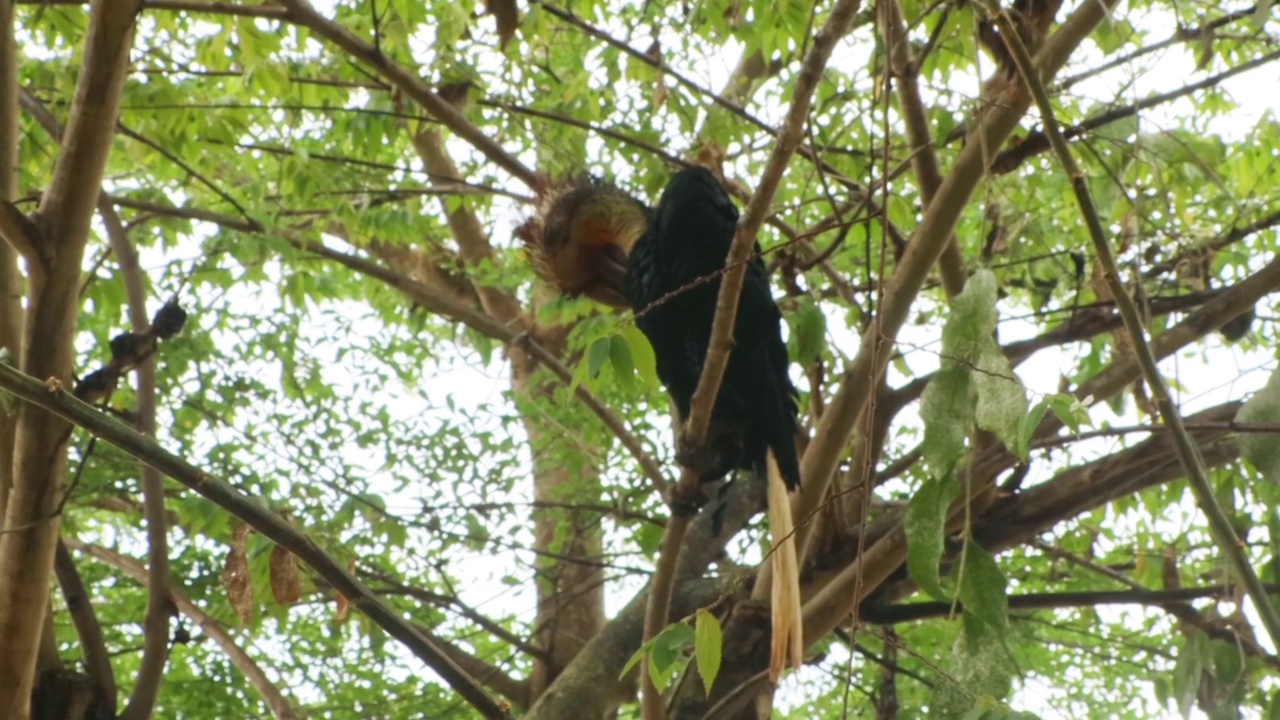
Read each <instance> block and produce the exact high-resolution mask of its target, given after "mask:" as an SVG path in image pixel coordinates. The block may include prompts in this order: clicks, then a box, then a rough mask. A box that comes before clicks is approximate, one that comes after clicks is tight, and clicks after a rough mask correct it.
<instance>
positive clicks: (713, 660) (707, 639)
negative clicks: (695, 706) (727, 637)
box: [693, 608, 723, 697]
mask: <svg viewBox="0 0 1280 720" xmlns="http://www.w3.org/2000/svg"><path fill="white" fill-rule="evenodd" d="M722 643H723V639H722V638H721V634H720V621H719V620H717V619H716V616H715V615H712V614H711V613H709V612H707V610H706V609H705V608H698V612H697V615H696V619H695V621H694V641H693V656H694V658H696V660H697V663H698V675H699V676H700V677H701V678H702V685H703V687H704V688H706V691H707V697H710V696H711V686H712V685H713V684H715V681H716V675H718V674H720V658H721V650H722V648H721V645H722Z"/></svg>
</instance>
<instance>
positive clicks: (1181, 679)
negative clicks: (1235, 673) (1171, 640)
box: [1173, 632, 1212, 717]
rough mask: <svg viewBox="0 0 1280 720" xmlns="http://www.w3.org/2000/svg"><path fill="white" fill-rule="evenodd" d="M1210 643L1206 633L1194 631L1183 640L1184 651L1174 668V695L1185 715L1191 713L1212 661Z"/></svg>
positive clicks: (1179, 709)
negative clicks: (1206, 669)
mask: <svg viewBox="0 0 1280 720" xmlns="http://www.w3.org/2000/svg"><path fill="white" fill-rule="evenodd" d="M1208 645H1209V643H1208V639H1207V638H1206V637H1205V634H1204V633H1202V632H1194V633H1192V634H1191V635H1190V636H1188V637H1187V638H1186V640H1184V641H1183V643H1182V651H1181V652H1179V653H1178V662H1177V664H1176V665H1175V666H1174V668H1173V697H1174V699H1175V700H1176V701H1177V703H1178V712H1179V713H1181V714H1182V716H1183V717H1187V716H1189V715H1190V713H1191V706H1192V703H1194V702H1195V699H1196V692H1198V691H1199V690H1200V679H1201V677H1202V676H1203V675H1204V671H1205V668H1206V667H1207V666H1208V665H1209V663H1211V662H1212V657H1210V655H1209V649H1208Z"/></svg>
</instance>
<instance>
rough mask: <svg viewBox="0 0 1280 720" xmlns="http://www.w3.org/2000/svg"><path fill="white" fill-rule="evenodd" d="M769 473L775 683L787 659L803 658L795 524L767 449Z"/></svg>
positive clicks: (797, 662)
mask: <svg viewBox="0 0 1280 720" xmlns="http://www.w3.org/2000/svg"><path fill="white" fill-rule="evenodd" d="M765 463H766V464H767V465H768V473H767V474H768V476H769V534H770V536H771V537H770V540H771V542H770V548H769V553H770V555H771V556H772V557H773V587H772V588H771V590H770V609H771V611H772V615H773V645H772V647H771V648H770V652H769V680H770V681H773V682H776V681H777V679H778V676H780V675H781V674H782V670H783V669H784V668H785V667H786V665H787V661H788V660H790V662H791V667H793V668H798V667H800V664H801V662H803V661H804V637H803V633H804V623H803V621H802V619H801V616H800V565H799V561H798V559H797V558H796V533H795V523H794V522H792V519H791V502H790V500H789V499H788V497H787V486H786V483H785V482H784V481H783V479H782V473H781V472H780V471H779V470H778V461H777V459H775V458H774V456H773V451H772V450H770V451H769V454H768V457H767V458H766V459H765Z"/></svg>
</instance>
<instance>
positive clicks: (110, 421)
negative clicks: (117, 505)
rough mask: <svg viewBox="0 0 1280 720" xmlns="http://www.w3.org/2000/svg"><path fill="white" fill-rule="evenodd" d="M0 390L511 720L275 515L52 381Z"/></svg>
mask: <svg viewBox="0 0 1280 720" xmlns="http://www.w3.org/2000/svg"><path fill="white" fill-rule="evenodd" d="M0 387H2V388H4V389H5V390H8V391H9V392H11V393H13V394H14V395H16V396H18V397H19V398H21V399H22V400H24V401H26V402H27V403H30V404H32V405H35V406H37V407H40V408H43V409H44V410H46V411H48V412H51V413H55V414H57V415H58V416H60V417H62V418H63V419H65V420H67V421H68V422H72V423H75V424H76V425H79V426H80V427H82V428H84V429H85V430H87V431H89V432H90V433H91V434H93V435H95V436H97V437H99V438H102V439H103V440H106V441H107V442H109V443H111V444H112V445H115V446H116V447H118V448H120V449H121V450H123V451H125V452H126V453H128V454H130V455H132V456H133V457H135V458H137V459H139V460H141V461H143V462H146V463H147V464H148V465H151V466H152V467H154V468H156V469H157V470H159V471H160V472H163V473H164V474H166V475H168V476H169V477H171V478H173V479H174V480H177V481H178V482H180V483H182V484H183V485H185V486H187V487H188V488H190V489H192V490H194V491H196V492H197V493H199V494H200V495H202V496H204V497H205V498H207V499H209V500H211V501H212V502H213V503H214V504H216V505H218V506H219V507H221V508H223V509H224V510H226V511H227V512H229V513H231V514H232V515H234V516H236V517H238V518H240V519H241V520H244V521H245V522H246V523H247V524H248V525H249V526H250V527H252V528H253V529H254V530H255V531H257V532H259V533H261V534H262V535H263V536H264V537H266V538H268V539H270V540H271V541H273V542H275V543H276V544H277V545H280V546H281V547H283V548H284V549H286V550H288V551H289V552H291V553H293V554H294V555H296V556H297V557H298V558H299V559H301V560H302V561H303V562H305V563H307V564H308V565H310V566H311V567H312V568H313V569H314V570H315V571H316V572H317V573H319V575H320V576H321V577H323V578H324V579H325V580H326V581H328V582H329V583H330V584H332V585H333V587H334V588H335V589H336V590H337V591H338V592H340V593H342V595H343V596H344V597H346V598H347V599H348V600H350V601H351V604H352V605H353V606H354V607H355V608H356V609H357V610H359V611H360V612H362V613H364V614H365V615H366V616H368V617H369V619H370V620H372V621H373V622H374V623H375V624H376V625H378V627H380V628H382V629H383V630H385V631H386V632H387V634H389V635H391V636H392V637H394V638H396V639H397V640H399V641H400V642H401V643H402V644H403V645H404V646H405V647H407V648H408V649H409V650H410V651H411V652H413V654H414V655H416V656H418V658H419V659H421V660H422V661H423V662H424V663H426V664H427V666H428V667H430V668H431V669H432V670H434V671H435V672H436V673H437V674H438V675H440V677H441V678H442V679H444V681H445V682H446V683H448V684H449V686H450V687H451V688H453V689H454V691H455V692H457V693H458V694H459V695H460V696H461V697H462V698H463V699H465V700H466V701H467V702H468V703H469V704H471V706H472V707H474V708H476V710H477V711H479V712H480V713H481V714H482V715H483V716H484V717H486V718H493V719H501V720H509V718H510V717H511V716H510V714H509V713H508V712H507V710H506V709H505V708H503V706H502V705H500V704H499V703H497V702H495V701H494V700H493V699H492V698H490V697H489V696H488V695H487V694H486V693H485V691H484V690H483V689H482V688H481V687H480V686H479V685H478V684H477V683H476V681H475V680H474V679H473V678H471V677H470V676H469V675H467V674H466V673H464V672H463V671H462V670H461V669H460V668H459V667H458V666H457V665H455V664H454V663H453V661H452V660H450V659H449V658H448V657H447V656H445V655H444V654H443V653H442V652H441V651H440V649H439V648H437V647H436V646H435V645H434V644H433V643H431V642H430V641H429V640H427V639H426V638H425V637H423V636H422V634H421V633H419V632H418V631H417V630H416V629H415V628H414V627H413V625H411V624H410V623H409V622H407V621H406V620H405V619H404V618H403V617H401V616H400V615H399V614H397V613H396V612H395V611H394V610H392V609H391V608H390V607H388V606H387V605H386V604H385V603H383V602H382V601H381V600H380V599H378V597H377V596H376V595H374V594H373V592H371V591H370V590H369V589H368V588H367V587H365V586H364V584H363V583H361V582H360V581H359V580H357V579H356V578H355V577H353V576H352V575H351V574H350V573H348V572H347V571H346V569H345V568H344V567H343V565H342V563H339V562H338V561H337V560H336V559H334V557H333V556H331V555H329V554H328V553H327V552H325V551H324V550H322V549H321V548H320V546H319V545H317V544H316V543H315V541H313V540H311V539H310V538H308V537H307V536H305V535H303V534H301V533H300V532H298V531H297V530H295V529H294V528H293V527H292V526H291V525H289V524H288V523H286V522H285V521H284V520H281V519H280V518H279V517H277V516H276V514H275V513H273V512H271V511H270V510H268V509H266V508H264V507H263V506H261V505H259V504H258V503H257V502H255V501H253V500H251V499H250V498H248V497H246V496H245V495H243V494H241V493H240V492H239V491H237V490H235V489H234V488H232V487H231V486H230V485H228V484H227V483H226V482H224V481H222V480H219V479H218V478H215V477H214V476H212V475H209V474H207V473H205V472H203V471H201V470H200V469H199V468H197V467H195V466H194V465H191V464H190V463H188V462H186V461H185V460H183V459H182V458H180V457H178V456H177V455H174V454H173V453H170V452H169V451H167V450H165V449H164V448H162V447H160V446H159V445H157V444H156V443H155V441H153V440H151V439H150V438H147V437H145V436H143V435H141V434H139V433H138V432H137V431H136V430H133V429H132V428H130V427H128V426H126V425H124V424H123V423H121V422H120V421H118V420H116V419H114V418H112V417H109V416H107V415H104V414H103V413H101V412H99V411H98V410H95V409H94V408H93V407H92V406H90V405H87V404H85V403H83V402H81V401H80V400H78V399H76V398H75V397H73V396H72V395H71V394H70V393H69V392H67V391H66V390H65V389H64V388H63V387H62V385H61V383H59V382H57V381H56V380H50V381H48V382H41V381H39V380H37V379H35V378H33V377H31V376H29V375H26V374H24V373H22V372H20V371H18V370H16V369H14V368H13V367H12V366H10V365H7V364H4V363H0Z"/></svg>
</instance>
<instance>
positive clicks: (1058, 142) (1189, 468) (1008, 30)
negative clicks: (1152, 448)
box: [988, 4, 1280, 645]
mask: <svg viewBox="0 0 1280 720" xmlns="http://www.w3.org/2000/svg"><path fill="white" fill-rule="evenodd" d="M988 9H989V12H991V11H993V12H995V13H996V16H995V17H996V22H997V23H998V24H999V26H1000V36H1001V37H1002V38H1004V42H1005V45H1006V46H1007V47H1008V48H1009V51H1010V52H1011V53H1012V54H1013V59H1014V64H1015V65H1017V68H1018V73H1019V74H1021V75H1022V79H1023V81H1024V82H1026V83H1027V85H1028V86H1029V88H1030V90H1031V94H1032V95H1033V96H1034V97H1035V100H1036V105H1037V106H1039V108H1040V119H1041V122H1042V123H1043V125H1044V132H1045V134H1046V135H1048V136H1049V141H1050V143H1051V144H1052V145H1053V150H1054V152H1055V153H1056V154H1057V156H1058V161H1059V162H1060V163H1061V164H1062V168H1063V170H1065V171H1066V174H1067V177H1069V178H1071V189H1072V191H1073V192H1074V193H1075V196H1076V202H1077V203H1078V204H1079V205H1080V213H1081V215H1083V216H1084V221H1085V227H1087V228H1088V229H1089V238H1090V240H1091V241H1092V242H1093V249H1094V252H1095V254H1096V256H1097V260H1098V263H1099V265H1101V267H1102V270H1103V277H1104V278H1105V279H1106V282H1107V285H1108V286H1110V288H1111V293H1112V295H1113V296H1114V297H1115V301H1116V309H1117V310H1119V312H1120V315H1121V317H1123V318H1124V326H1125V330H1126V331H1127V333H1128V335H1129V342H1130V344H1131V348H1132V350H1133V352H1132V354H1133V355H1134V359H1135V361H1136V363H1137V365H1138V367H1139V368H1140V369H1141V371H1142V379H1143V380H1145V381H1146V383H1147V386H1148V387H1150V388H1151V394H1152V396H1153V399H1154V400H1155V403H1156V407H1157V408H1159V410H1160V417H1161V419H1163V420H1164V424H1165V426H1166V427H1167V428H1168V431H1169V437H1170V439H1171V440H1172V441H1173V446H1174V449H1175V450H1177V453H1178V461H1179V462H1180V463H1181V464H1182V468H1183V470H1185V471H1186V473H1187V479H1188V480H1189V481H1190V483H1191V489H1192V490H1193V491H1194V493H1195V496H1196V502H1197V503H1198V504H1199V505H1200V509H1201V511H1202V512H1204V514H1205V516H1206V517H1207V518H1208V520H1209V529H1210V531H1211V533H1212V534H1213V537H1214V540H1215V541H1216V542H1217V543H1218V546H1219V548H1220V549H1221V551H1222V554H1223V555H1225V556H1226V558H1227V560H1228V562H1230V564H1231V567H1232V569H1233V570H1235V572H1236V573H1238V574H1239V576H1240V578H1241V579H1242V580H1243V582H1244V587H1245V590H1246V591H1247V592H1248V594H1249V599H1250V600H1252V601H1253V605H1254V610H1255V611H1256V612H1257V613H1258V616H1259V617H1260V618H1262V624H1263V626H1264V627H1266V629H1267V634H1269V635H1270V636H1271V642H1272V643H1273V644H1275V645H1280V612H1277V610H1276V608H1275V605H1273V604H1272V603H1271V599H1270V598H1269V597H1268V596H1267V592H1266V590H1265V589H1264V588H1263V587H1262V581H1261V580H1260V579H1259V578H1258V575H1257V573H1256V572H1255V571H1254V569H1253V565H1252V564H1250V562H1249V558H1248V557H1247V556H1246V555H1245V554H1244V550H1243V549H1242V548H1241V546H1240V538H1239V537H1238V536H1237V535H1236V531H1235V528H1234V527H1233V526H1232V524H1231V519H1230V518H1228V517H1227V515H1226V513H1225V512H1224V511H1223V510H1222V506H1221V505H1219V504H1218V500H1217V498H1216V497H1215V496H1214V490H1213V486H1212V485H1210V484H1209V476H1208V474H1207V473H1206V472H1205V469H1204V465H1203V461H1202V460H1201V459H1200V456H1199V454H1198V453H1197V452H1196V449H1195V446H1194V445H1193V443H1192V441H1191V437H1190V436H1189V435H1188V434H1187V429H1186V427H1185V426H1184V425H1183V422H1182V414H1181V413H1179V412H1178V408H1177V406H1176V405H1174V403H1173V397H1172V396H1171V395H1170V394H1169V388H1168V386H1167V385H1166V384H1165V382H1164V377H1163V376H1162V375H1161V374H1160V368H1159V367H1158V366H1157V365H1156V356H1155V354H1154V353H1153V352H1152V350H1151V345H1150V344H1149V343H1148V342H1147V337H1146V331H1145V330H1144V329H1143V325H1142V318H1141V316H1140V315H1139V314H1138V308H1137V305H1136V304H1135V303H1134V300H1133V298H1132V297H1130V296H1129V291H1128V289H1126V288H1125V286H1124V283H1123V282H1122V281H1121V280H1120V272H1119V270H1118V269H1117V268H1116V260H1115V256H1114V255H1113V254H1112V252H1111V246H1110V244H1109V243H1108V242H1107V236H1106V230H1104V229H1103V227H1102V220H1101V218H1099V217H1098V212H1097V210H1096V208H1095V207H1094V204H1093V197H1092V195H1091V194H1090V192H1089V188H1088V187H1087V185H1086V183H1085V179H1084V175H1083V174H1082V173H1081V172H1080V168H1079V166H1077V165H1076V161H1075V158H1074V157H1072V155H1071V146H1070V145H1068V144H1067V140H1066V138H1065V137H1063V135H1062V131H1061V130H1060V129H1059V126H1058V121H1057V118H1056V116H1055V115H1054V111H1053V103H1052V101H1050V99H1049V92H1048V90H1046V89H1045V87H1044V83H1043V82H1041V80H1040V77H1039V76H1038V75H1037V74H1036V73H1035V71H1034V68H1033V65H1032V61H1031V56H1030V55H1029V54H1028V53H1027V49H1026V47H1024V46H1023V44H1022V40H1021V39H1019V37H1018V33H1017V31H1016V30H1015V29H1014V27H1013V21H1012V20H1011V19H1010V17H1009V15H1008V13H1007V12H1005V11H1003V10H999V9H998V8H995V9H992V6H990V5H989V4H988Z"/></svg>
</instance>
